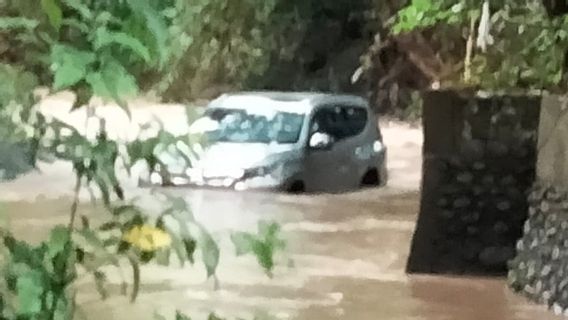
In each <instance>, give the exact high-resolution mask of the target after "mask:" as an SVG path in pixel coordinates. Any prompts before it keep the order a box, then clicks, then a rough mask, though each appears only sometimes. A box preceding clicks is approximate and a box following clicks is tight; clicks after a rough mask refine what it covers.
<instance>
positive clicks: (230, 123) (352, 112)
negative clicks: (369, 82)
mask: <svg viewBox="0 0 568 320" xmlns="http://www.w3.org/2000/svg"><path fill="white" fill-rule="evenodd" d="M190 132H191V133H192V134H199V135H202V136H203V137H204V139H205V141H206V142H207V143H206V147H204V148H203V151H202V152H201V154H200V157H199V159H198V160H196V161H195V163H194V164H193V165H192V167H191V168H189V169H188V170H187V176H188V177H189V183H190V184H191V185H195V186H200V187H216V188H230V189H234V190H238V191H242V190H249V189H266V190H280V191H288V192H293V193H300V192H310V193H312V192H336V191H337V192H341V191H347V190H353V189H358V188H360V187H363V186H373V185H384V184H386V182H387V167H386V154H387V148H386V147H385V145H384V143H383V138H382V135H381V131H380V128H379V125H378V121H377V117H376V115H375V114H374V112H373V111H372V110H371V108H370V107H369V103H368V102H367V100H366V99H364V98H361V97H358V96H354V95H341V94H331V93H312V92H308V93H301V92H238V93H232V94H224V95H222V96H220V97H219V98H217V99H215V100H213V101H212V102H211V103H210V104H209V105H208V106H207V107H206V109H205V111H204V113H203V115H202V116H201V117H200V118H199V119H197V120H196V121H195V122H193V124H192V125H191V126H190Z"/></svg>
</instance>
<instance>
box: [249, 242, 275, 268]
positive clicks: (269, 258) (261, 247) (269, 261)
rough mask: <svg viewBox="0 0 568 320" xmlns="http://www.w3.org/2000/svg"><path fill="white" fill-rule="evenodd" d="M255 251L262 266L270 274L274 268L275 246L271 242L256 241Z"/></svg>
mask: <svg viewBox="0 0 568 320" xmlns="http://www.w3.org/2000/svg"><path fill="white" fill-rule="evenodd" d="M253 252H254V255H255V256H256V259H257V261H258V263H259V264H260V266H261V267H262V268H263V269H264V271H266V272H267V273H269V274H270V272H271V271H272V269H273V268H274V248H273V247H272V245H271V243H266V242H264V243H263V242H260V241H255V243H254V245H253Z"/></svg>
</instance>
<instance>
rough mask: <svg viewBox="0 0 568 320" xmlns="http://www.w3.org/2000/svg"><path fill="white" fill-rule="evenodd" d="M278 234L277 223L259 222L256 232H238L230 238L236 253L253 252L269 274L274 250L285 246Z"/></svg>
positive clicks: (272, 266) (272, 264)
mask: <svg viewBox="0 0 568 320" xmlns="http://www.w3.org/2000/svg"><path fill="white" fill-rule="evenodd" d="M279 236H280V226H279V225H278V224H276V223H266V222H261V223H260V224H259V226H258V234H252V233H247V232H238V233H235V234H233V235H232V237H231V240H232V241H233V243H234V245H235V247H236V249H237V255H245V254H253V255H254V256H255V257H256V259H257V261H258V263H259V265H260V266H261V267H262V268H263V269H264V271H265V272H266V273H267V274H268V275H271V272H272V269H273V268H274V255H275V252H276V251H277V250H282V249H284V248H285V243H284V241H283V240H282V239H280V237H279Z"/></svg>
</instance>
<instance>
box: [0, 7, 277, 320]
mask: <svg viewBox="0 0 568 320" xmlns="http://www.w3.org/2000/svg"><path fill="white" fill-rule="evenodd" d="M36 2H37V1H35V0H6V1H4V2H2V3H1V4H0V5H1V6H2V11H1V13H0V44H4V43H8V44H9V48H10V49H9V50H8V51H3V50H4V49H3V47H2V46H0V77H1V78H3V79H10V80H11V81H10V82H6V81H5V82H4V83H2V84H0V132H2V133H3V134H1V135H0V178H4V177H10V178H13V177H15V176H16V174H17V173H20V172H21V171H24V170H25V169H29V168H28V167H31V166H33V165H34V164H35V162H36V158H37V155H38V154H42V155H48V156H50V157H52V158H57V159H60V160H65V161H68V162H70V163H71V164H72V165H73V169H74V171H75V174H76V188H75V198H74V202H73V205H72V209H71V212H70V222H69V226H67V227H57V228H55V229H53V230H52V233H51V236H50V238H49V240H47V241H45V242H42V243H41V244H40V245H38V246H33V245H31V244H29V243H26V242H22V241H19V240H16V239H15V238H14V236H13V235H11V234H10V232H9V231H8V230H1V231H2V233H1V234H0V237H1V239H2V241H3V243H4V246H5V249H6V250H5V252H4V253H3V255H2V259H0V260H1V261H2V262H3V263H4V264H5V266H4V270H3V272H2V281H0V312H1V317H3V318H7V319H16V318H17V319H30V320H31V319H34V320H43V319H46V320H47V319H49V320H51V319H71V318H73V316H74V314H75V289H76V288H74V286H73V284H74V283H75V281H76V279H77V274H86V275H88V276H90V277H92V279H93V282H94V285H95V287H96V289H97V290H98V292H99V293H100V294H101V296H102V297H103V298H106V297H107V296H108V294H109V290H108V289H107V287H108V286H107V279H108V277H107V274H106V272H108V268H115V269H118V270H119V271H118V273H119V274H120V275H123V274H124V272H123V271H122V269H123V268H124V267H125V265H126V266H128V268H130V270H131V272H130V273H131V275H132V279H131V281H127V280H126V279H125V278H124V277H123V280H122V282H123V283H122V293H123V294H127V291H128V290H127V289H128V286H127V283H128V282H130V283H131V288H130V298H131V300H132V301H134V300H135V299H136V297H137V295H138V294H139V290H140V283H141V281H142V278H143V277H142V273H143V268H142V266H143V265H145V264H149V263H159V264H162V265H169V264H170V262H171V257H172V256H173V257H176V258H177V260H179V262H180V264H181V265H182V266H184V265H185V264H186V263H189V264H194V263H195V261H196V255H197V254H199V257H200V258H201V263H202V264H203V266H204V267H205V269H206V271H207V277H208V278H209V277H213V278H215V283H216V284H217V279H216V276H215V273H216V270H217V268H218V265H219V262H220V249H219V246H218V244H217V242H216V240H215V239H214V237H213V236H212V235H211V234H210V233H209V232H208V231H207V230H206V229H205V228H204V227H203V226H202V225H201V224H199V223H198V222H197V221H195V219H194V218H193V215H192V214H191V212H190V210H189V206H188V204H187V203H185V201H184V200H183V199H175V198H168V197H166V202H167V204H168V205H167V206H166V209H165V210H164V211H163V212H160V213H159V214H158V216H157V217H156V218H151V217H152V216H154V217H155V216H156V215H155V214H154V215H152V214H151V213H149V212H145V211H144V210H143V209H142V208H141V207H139V206H137V205H135V204H133V202H128V201H127V200H126V196H125V194H124V190H123V188H122V186H121V183H120V181H119V179H118V177H117V168H119V167H121V165H123V166H124V167H126V168H127V169H130V168H132V167H133V166H134V165H135V164H136V163H139V162H145V164H146V165H147V167H148V168H150V171H151V173H153V172H159V173H160V174H161V175H162V177H163V180H164V181H167V180H168V179H169V170H168V166H167V165H166V163H164V161H163V160H162V159H161V158H160V157H159V155H160V154H161V153H162V152H163V151H164V150H171V149H172V148H173V149H175V150H176V152H177V153H178V155H180V156H182V157H183V159H184V161H185V165H187V166H190V165H191V156H192V155H187V154H186V153H184V152H182V150H179V147H178V146H179V142H183V143H185V144H186V145H190V144H191V142H192V141H193V138H192V137H188V136H179V137H178V136H174V135H172V134H169V133H167V132H165V131H164V130H159V132H158V133H157V134H156V135H154V136H151V137H150V138H147V139H136V140H135V141H133V142H129V143H121V142H117V141H113V140H111V139H109V138H108V137H107V134H106V130H105V124H104V121H102V120H100V128H99V132H98V134H97V136H96V137H94V138H93V139H89V138H87V137H85V136H83V135H82V134H81V133H80V132H79V131H78V130H77V129H75V128H73V127H71V126H69V125H67V124H65V123H63V122H60V121H57V120H53V121H46V120H45V119H44V117H42V116H41V114H40V113H39V112H38V110H37V109H36V99H35V97H34V95H33V91H34V90H35V89H36V88H37V87H38V86H46V87H48V88H50V90H51V91H52V92H55V91H60V90H71V91H72V92H74V93H75V94H76V97H77V98H76V102H75V104H74V109H77V108H81V107H84V106H85V105H87V104H89V102H90V100H91V97H93V96H98V97H101V98H104V99H109V100H113V101H115V102H116V103H118V104H119V105H120V106H122V107H123V108H124V109H125V111H127V112H128V107H127V105H126V101H127V99H128V98H129V97H132V96H135V95H136V94H138V92H139V88H140V86H141V84H142V82H143V81H142V80H148V79H149V77H148V75H157V76H158V80H159V79H160V78H161V77H162V76H163V75H166V74H168V73H170V72H171V71H172V70H166V69H165V66H167V65H169V66H170V68H175V67H176V66H177V65H176V63H179V61H180V59H181V58H182V57H183V55H185V54H188V53H191V52H194V53H196V57H197V58H198V59H199V60H200V61H201V62H202V63H203V64H204V65H202V63H198V64H193V66H195V67H198V68H200V69H199V71H200V72H202V73H205V71H206V70H207V68H209V69H212V68H213V67H215V66H217V65H218V64H219V63H220V62H224V61H231V63H235V61H237V63H235V64H231V65H228V64H227V65H225V66H222V67H220V68H218V69H216V72H219V73H218V74H217V75H220V74H222V73H223V72H225V71H227V70H229V71H230V72H229V76H230V77H233V78H234V79H243V77H244V74H246V72H251V70H256V69H255V68H257V67H258V68H259V69H258V70H262V69H263V68H264V67H265V65H266V62H265V63H259V61H258V59H259V58H260V57H261V56H262V53H263V52H262V51H259V50H260V49H259V48H261V47H262V48H264V45H265V43H264V40H266V39H263V38H262V37H261V36H260V34H261V31H260V30H262V29H259V28H252V29H250V30H251V31H248V30H249V29H248V28H246V25H247V23H248V21H249V19H251V20H255V19H258V20H261V21H264V23H267V21H269V19H268V16H269V15H270V13H271V11H272V8H273V6H274V3H273V2H268V3H263V6H261V7H259V8H257V5H259V4H260V3H247V4H243V5H242V6H241V5H238V6H235V7H234V8H233V7H231V8H229V7H227V6H233V4H228V2H219V3H213V2H208V1H204V2H203V3H201V4H194V5H192V6H189V5H188V4H187V3H186V2H185V1H177V0H176V1H174V0H171V1H161V2H156V1H151V0H124V1H114V0H113V1H110V0H97V1H79V0H41V2H40V3H39V4H37V3H36ZM229 9H230V10H229ZM233 9H243V10H241V11H238V12H232V10H233ZM218 14H221V16H216V15H218ZM203 17H205V18H206V19H215V18H217V19H218V18H220V17H223V19H228V20H226V21H231V20H232V19H233V18H234V19H237V18H238V19H240V20H239V21H238V23H240V24H241V27H239V28H234V27H235V25H234V26H229V27H228V28H225V29H216V28H217V27H219V26H218V25H217V24H215V23H213V24H212V27H211V28H210V29H209V28H204V29H205V30H206V31H204V32H203V33H200V34H199V35H200V36H201V38H199V37H198V38H199V41H201V42H199V41H197V42H196V43H198V44H199V48H194V47H192V48H191V50H195V51H190V49H189V47H190V44H192V43H193V40H190V39H193V37H194V34H192V33H191V32H194V31H193V29H194V28H196V27H197V26H199V23H200V21H202V19H203ZM189 18H191V19H189ZM186 19H188V20H186ZM218 21H225V20H218ZM212 22H214V21H213V20H212ZM180 25H183V28H180ZM261 26H266V25H261ZM219 28H220V27H219ZM189 31H191V32H189ZM195 32H198V31H195ZM218 34H219V36H218ZM241 34H242V36H241ZM179 39H182V41H180V40H179ZM180 46H181V47H180ZM180 48H184V49H183V50H180ZM251 52H252V53H254V54H253V56H249V55H248V54H249V53H251ZM14 53H16V54H14ZM174 53H175V54H174ZM198 53H202V54H203V55H202V56H200V55H199V54H198ZM213 69H215V68H213ZM241 70H246V72H245V73H243V74H241ZM214 74H215V73H214ZM89 107H92V106H89ZM162 129H163V128H162ZM19 144H22V145H23V146H24V147H25V150H26V151H27V150H30V151H29V153H30V156H25V157H24V156H20V155H18V153H13V152H10V153H8V152H6V153H4V152H3V151H4V150H10V147H11V146H13V145H16V146H19ZM5 146H6V147H5ZM189 149H191V148H189ZM189 152H190V153H191V150H190V151H189ZM3 154H10V155H15V157H14V159H11V158H8V159H7V158H6V157H4V156H2V155H3ZM19 158H26V160H27V161H26V163H27V164H28V167H25V166H23V165H21V164H20V163H18V162H17V160H19ZM6 159H7V160H6ZM14 160H16V161H14ZM12 162H15V163H12ZM6 170H8V171H10V173H6ZM83 187H86V188H88V189H89V191H91V192H92V194H94V193H98V194H100V198H101V199H102V202H103V204H104V208H105V210H106V213H107V215H106V216H105V217H104V218H103V222H102V223H101V224H100V225H95V224H93V223H91V221H90V220H89V218H88V217H86V216H84V215H82V214H81V212H79V209H78V205H79V200H78V195H79V192H80V191H81V189H82V188H83ZM79 221H80V222H79ZM260 230H261V231H260V235H259V236H258V238H254V243H251V246H252V250H251V251H250V252H251V253H252V254H255V255H257V259H258V260H259V262H260V263H261V265H262V267H263V268H264V269H265V270H266V271H267V272H270V271H271V270H272V268H273V267H274V262H273V258H272V255H273V253H274V248H275V247H276V244H275V243H276V242H275V241H276V240H275V239H276V233H277V231H278V230H277V228H276V229H275V227H274V226H261V227H260ZM1 317H0V318H1ZM178 317H179V318H180V319H183V316H182V315H181V314H179V315H178ZM210 319H216V318H215V317H214V316H212V317H210Z"/></svg>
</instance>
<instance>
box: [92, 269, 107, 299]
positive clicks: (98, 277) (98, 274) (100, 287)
mask: <svg viewBox="0 0 568 320" xmlns="http://www.w3.org/2000/svg"><path fill="white" fill-rule="evenodd" d="M93 277H94V278H95V286H96V288H97V292H98V293H99V294H100V295H101V298H102V299H103V300H105V299H106V298H108V291H107V289H106V281H107V277H106V275H105V274H104V272H102V271H98V270H97V271H95V272H94V273H93Z"/></svg>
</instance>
